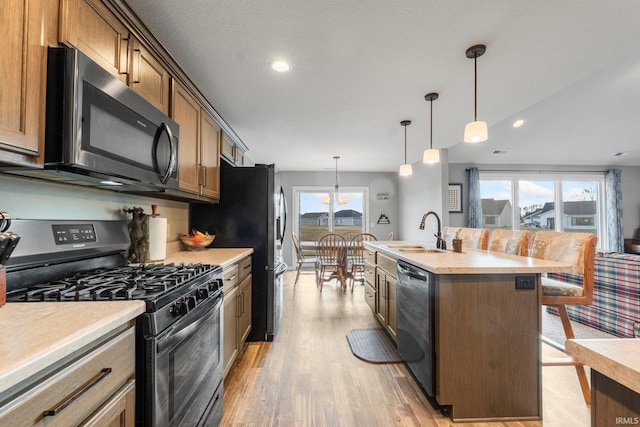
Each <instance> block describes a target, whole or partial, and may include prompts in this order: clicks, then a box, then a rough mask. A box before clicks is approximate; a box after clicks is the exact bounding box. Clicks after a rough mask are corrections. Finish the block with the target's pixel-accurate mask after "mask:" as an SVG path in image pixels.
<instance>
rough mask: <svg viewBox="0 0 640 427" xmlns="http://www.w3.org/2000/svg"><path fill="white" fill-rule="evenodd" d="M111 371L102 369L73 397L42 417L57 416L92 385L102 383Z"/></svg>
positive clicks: (45, 412)
mask: <svg viewBox="0 0 640 427" xmlns="http://www.w3.org/2000/svg"><path fill="white" fill-rule="evenodd" d="M111 371H112V369H111V368H104V369H103V370H101V371H100V373H99V374H98V375H97V376H96V377H95V378H94V379H93V380H92V381H91V382H90V383H89V384H87V385H85V386H84V387H82V388H81V389H80V390H78V391H77V392H75V393H74V394H73V395H71V396H69V397H68V398H67V399H66V400H65V401H63V402H62V403H61V404H59V405H58V406H56V407H55V408H53V409H49V410H46V411H44V412H43V414H42V415H43V416H44V417H49V416H53V415H58V414H59V413H60V412H61V411H62V410H63V409H64V408H66V407H67V406H69V405H71V404H72V403H73V402H74V401H75V400H76V399H78V398H79V397H80V396H82V395H83V394H84V393H86V392H87V391H89V389H90V388H91V387H93V386H94V385H96V384H98V383H99V382H100V381H102V380H103V379H104V378H105V377H106V376H107V375H109V374H110V373H111Z"/></svg>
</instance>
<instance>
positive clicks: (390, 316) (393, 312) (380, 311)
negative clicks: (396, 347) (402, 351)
mask: <svg viewBox="0 0 640 427" xmlns="http://www.w3.org/2000/svg"><path fill="white" fill-rule="evenodd" d="M375 260H376V269H375V272H376V279H375V283H376V292H375V300H376V304H375V309H374V310H375V313H376V317H377V318H378V321H380V323H381V324H382V326H383V327H384V328H385V330H386V331H387V332H388V333H389V335H390V336H391V338H393V340H394V341H395V342H397V341H398V301H397V292H396V289H397V272H396V260H395V259H394V258H392V257H389V256H387V255H385V254H382V253H380V252H377V253H376V254H375ZM366 277H367V276H366V270H365V278H366ZM365 298H366V295H365Z"/></svg>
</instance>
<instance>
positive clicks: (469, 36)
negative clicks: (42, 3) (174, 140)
mask: <svg viewBox="0 0 640 427" xmlns="http://www.w3.org/2000/svg"><path fill="white" fill-rule="evenodd" d="M126 1H127V3H128V4H129V5H130V6H131V8H132V9H133V10H134V11H135V12H136V13H137V14H138V16H139V17H140V18H141V19H142V20H143V21H144V22H145V23H146V24H147V25H148V27H149V28H150V29H151V31H152V32H153V33H154V34H155V35H156V36H157V38H158V39H159V40H160V42H161V43H162V44H163V45H164V46H165V47H166V48H167V50H168V51H169V52H170V53H171V55H172V56H173V57H174V58H175V60H176V61H177V62H178V63H179V64H180V66H181V67H182V68H183V69H184V70H185V72H186V73H187V74H188V75H189V76H190V77H191V78H192V80H193V81H194V83H195V84H196V85H197V86H198V87H199V88H200V89H201V91H202V92H203V93H204V95H205V96H206V97H207V98H208V99H209V100H210V101H211V102H212V103H213V104H214V107H215V108H216V110H217V111H218V113H219V114H220V115H221V116H222V117H223V118H224V119H225V121H226V122H227V123H228V124H229V125H230V126H231V127H232V128H233V129H234V131H235V132H236V133H237V134H238V136H239V137H240V138H241V139H242V140H243V142H244V143H245V144H246V145H247V146H248V147H249V149H250V151H249V152H248V155H249V157H250V158H251V159H252V160H253V161H254V162H258V163H276V164H277V166H278V168H279V169H280V170H300V171H304V170H317V171H319V170H325V169H332V168H333V167H334V166H335V163H334V160H333V156H334V155H339V156H341V160H340V170H342V171H396V170H397V169H398V167H399V165H400V164H401V163H402V162H403V160H404V153H403V147H404V129H403V127H402V126H401V125H400V121H402V120H405V119H408V120H411V121H412V124H411V125H410V126H408V128H407V145H408V155H407V156H408V160H409V162H410V163H411V162H416V161H419V160H420V159H421V157H422V152H423V150H424V149H426V148H428V145H429V126H430V120H429V104H428V102H427V101H425V99H424V95H425V94H427V93H428V92H438V93H439V94H440V97H439V99H438V100H436V101H434V103H433V144H434V147H436V148H448V149H449V162H451V163H476V164H487V163H490V164H502V163H505V164H560V165H612V166H615V165H618V166H622V165H628V166H630V165H634V166H640V135H639V132H638V130H637V129H636V128H635V126H636V123H638V122H639V121H640V49H638V41H639V40H640V25H639V24H638V23H639V22H640V2H639V1H637V0H615V1H611V0H588V1H585V0H536V1H531V0H476V1H468V0H402V1H400V0H396V1H389V0H349V1H345V0H215V1H209V0H185V1H181V2H176V1H173V0H126ZM479 43H481V44H485V45H486V46H487V51H486V53H485V54H484V55H483V56H482V57H480V58H478V59H477V69H478V76H477V78H478V89H477V90H478V119H479V120H484V121H486V122H487V123H488V125H489V140H488V141H486V142H484V143H481V144H473V145H471V144H464V143H463V142H461V141H462V135H463V128H464V125H465V124H466V123H467V122H469V121H471V120H472V118H473V105H474V104H473V93H474V85H473V81H474V64H473V60H471V59H468V58H467V57H466V56H465V51H466V49H467V48H468V47H470V46H472V45H474V44H479ZM276 58H284V59H286V60H287V61H289V62H290V63H291V65H292V69H291V70H290V71H289V72H286V73H277V72H275V71H273V70H271V68H270V66H269V64H270V62H271V61H272V60H274V59H276ZM516 119H522V120H524V124H523V125H522V126H521V127H519V128H517V129H516V128H513V127H512V123H513V122H514V121H515V120H516ZM495 151H499V152H502V153H501V154H493V153H494V152H495ZM620 152H630V153H629V154H627V155H625V156H614V154H616V153H620Z"/></svg>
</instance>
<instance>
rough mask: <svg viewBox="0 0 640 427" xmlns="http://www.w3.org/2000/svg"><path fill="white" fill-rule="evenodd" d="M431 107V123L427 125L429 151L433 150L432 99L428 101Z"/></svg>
mask: <svg viewBox="0 0 640 427" xmlns="http://www.w3.org/2000/svg"><path fill="white" fill-rule="evenodd" d="M429 104H430V105H431V116H430V117H431V118H430V120H431V123H429V149H430V150H433V99H432V100H431V101H429Z"/></svg>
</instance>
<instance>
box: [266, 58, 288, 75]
mask: <svg viewBox="0 0 640 427" xmlns="http://www.w3.org/2000/svg"><path fill="white" fill-rule="evenodd" d="M271 68H272V69H274V70H275V71H278V72H280V73H285V72H287V71H289V70H291V65H289V63H288V62H287V61H283V60H282V59H276V60H274V61H272V62H271Z"/></svg>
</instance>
